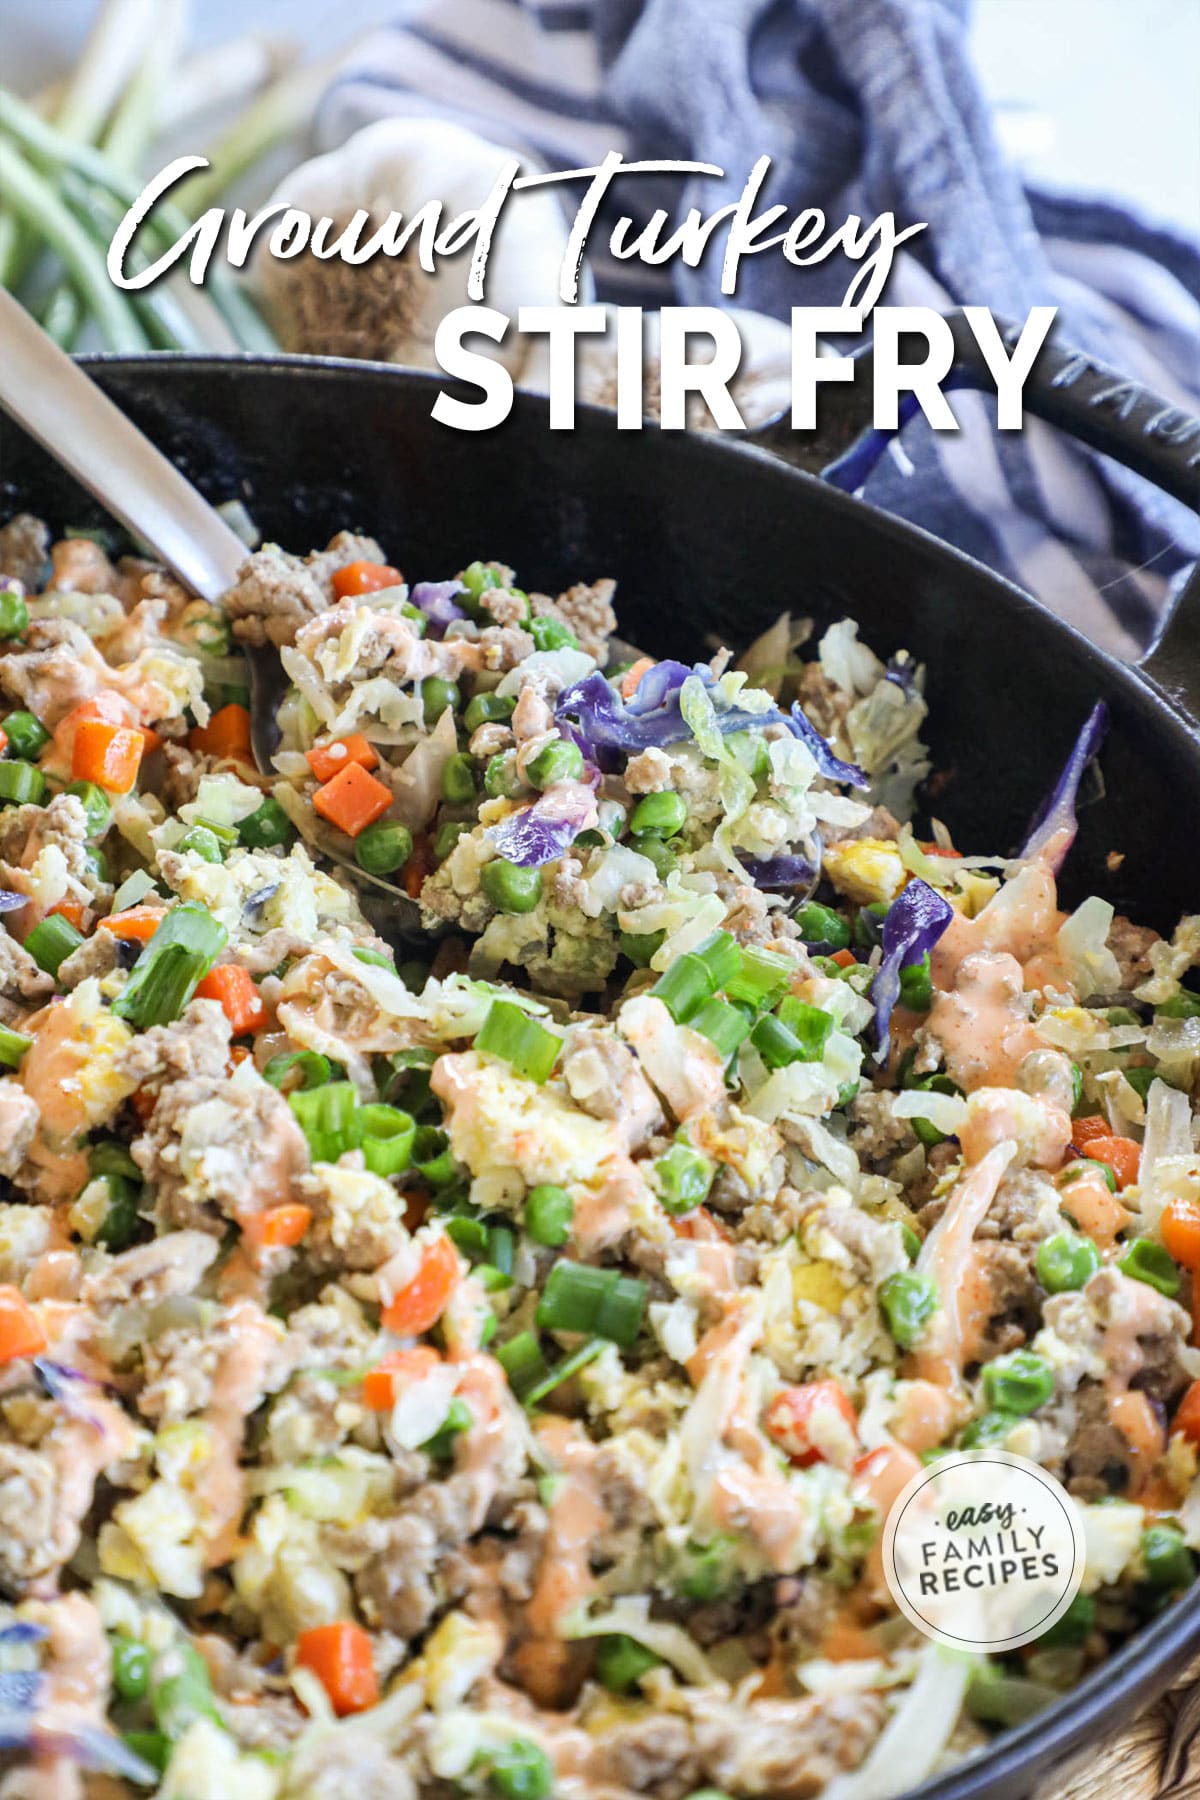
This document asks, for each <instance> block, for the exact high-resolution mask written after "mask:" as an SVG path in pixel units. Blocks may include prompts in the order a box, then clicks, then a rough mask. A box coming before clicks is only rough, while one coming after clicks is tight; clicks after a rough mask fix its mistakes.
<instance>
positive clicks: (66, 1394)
mask: <svg viewBox="0 0 1200 1800" xmlns="http://www.w3.org/2000/svg"><path fill="white" fill-rule="evenodd" d="M33 1367H34V1370H35V1372H36V1374H37V1377H38V1380H39V1381H40V1382H41V1384H42V1386H43V1387H44V1388H45V1390H46V1392H47V1394H49V1396H50V1398H51V1399H52V1400H57V1401H58V1403H59V1405H60V1406H61V1407H62V1409H63V1411H64V1412H65V1413H69V1414H70V1416H71V1417H72V1418H73V1419H79V1420H82V1422H83V1423H84V1424H85V1425H92V1426H94V1427H95V1429H96V1430H97V1431H103V1430H104V1426H103V1424H102V1423H101V1421H100V1419H99V1418H98V1417H97V1416H96V1414H95V1413H94V1412H92V1411H91V1410H90V1409H89V1407H88V1404H87V1396H88V1394H89V1393H90V1392H91V1391H93V1389H94V1388H95V1385H96V1384H95V1383H94V1382H93V1381H92V1380H91V1378H90V1377H89V1376H87V1375H84V1374H81V1373H80V1371H79V1370H78V1369H70V1368H68V1367H67V1365H66V1363H57V1362H51V1361H50V1360H49V1358H48V1357H45V1356H35V1357H34V1359H33Z"/></svg>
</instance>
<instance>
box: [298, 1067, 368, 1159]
mask: <svg viewBox="0 0 1200 1800" xmlns="http://www.w3.org/2000/svg"><path fill="white" fill-rule="evenodd" d="M288 1105H289V1106H290V1107H291V1109H292V1111H293V1113H294V1114H295V1116H296V1121H297V1123H298V1125H299V1126H300V1129H301V1131H302V1132H303V1133H304V1136H305V1138H306V1140H307V1142H308V1148H309V1154H310V1155H311V1157H312V1159H313V1161H314V1162H328V1163H333V1162H336V1161H337V1159H338V1157H339V1156H341V1155H343V1154H344V1153H345V1152H346V1151H347V1150H354V1149H356V1148H357V1146H358V1093H357V1091H356V1089H355V1087H354V1084H353V1082H350V1081H329V1082H326V1083H325V1085H324V1086H323V1087H316V1088H301V1090H300V1092H299V1093H296V1094H289V1095H288Z"/></svg>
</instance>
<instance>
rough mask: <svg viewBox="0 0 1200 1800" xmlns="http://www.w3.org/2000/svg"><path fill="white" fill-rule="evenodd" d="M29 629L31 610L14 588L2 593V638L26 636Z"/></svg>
mask: <svg viewBox="0 0 1200 1800" xmlns="http://www.w3.org/2000/svg"><path fill="white" fill-rule="evenodd" d="M28 629H29V608H28V607H27V606H26V604H25V602H24V600H23V599H22V597H21V595H20V594H18V593H17V592H16V591H15V590H14V589H13V588H4V589H3V590H2V591H0V638H17V637H22V636H24V634H25V632H26V631H28Z"/></svg>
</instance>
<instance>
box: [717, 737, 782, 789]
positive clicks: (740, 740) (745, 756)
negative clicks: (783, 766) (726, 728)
mask: <svg viewBox="0 0 1200 1800" xmlns="http://www.w3.org/2000/svg"><path fill="white" fill-rule="evenodd" d="M725 748H726V749H727V750H728V751H729V753H730V755H731V756H733V757H735V758H736V760H737V761H738V762H739V763H740V764H741V765H742V767H743V769H745V771H746V773H747V775H749V777H750V779H751V781H756V782H757V781H761V780H762V779H763V777H764V775H769V774H770V771H771V752H770V750H769V748H768V747H767V740H766V739H765V738H764V737H762V736H760V735H758V734H757V733H755V732H751V731H734V732H731V733H730V735H729V736H728V737H727V738H726V739H725Z"/></svg>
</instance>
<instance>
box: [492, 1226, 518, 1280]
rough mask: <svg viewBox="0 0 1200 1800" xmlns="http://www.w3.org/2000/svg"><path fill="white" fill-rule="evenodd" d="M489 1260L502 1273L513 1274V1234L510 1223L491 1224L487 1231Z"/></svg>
mask: <svg viewBox="0 0 1200 1800" xmlns="http://www.w3.org/2000/svg"><path fill="white" fill-rule="evenodd" d="M487 1260H488V1262H489V1263H490V1264H491V1266H492V1268H493V1269H499V1271H500V1273H501V1274H502V1275H511V1274H512V1270H513V1234H512V1228H511V1226H508V1225H489V1226H488V1232H487Z"/></svg>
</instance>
